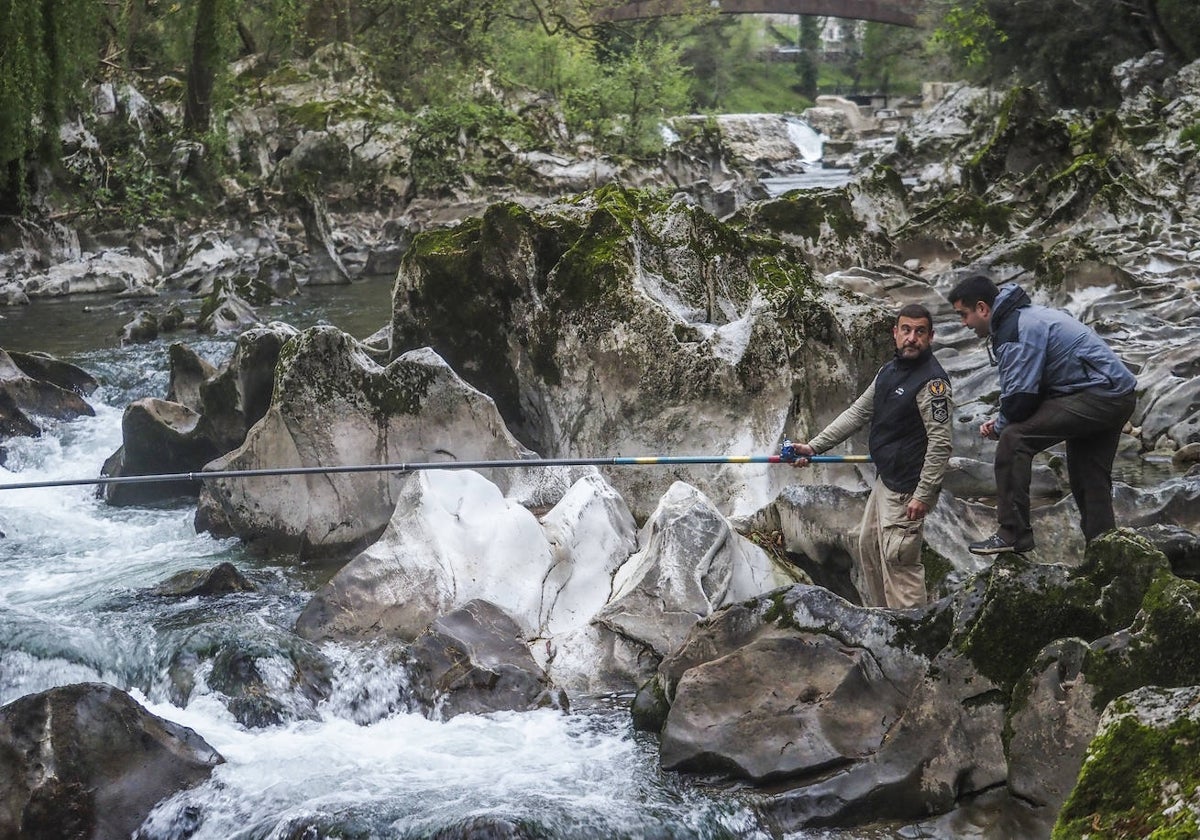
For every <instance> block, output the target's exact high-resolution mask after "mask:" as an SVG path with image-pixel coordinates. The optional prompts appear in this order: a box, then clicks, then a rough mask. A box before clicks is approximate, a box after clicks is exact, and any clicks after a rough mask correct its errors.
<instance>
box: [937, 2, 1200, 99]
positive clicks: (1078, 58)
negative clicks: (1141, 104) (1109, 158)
mask: <svg viewBox="0 0 1200 840" xmlns="http://www.w3.org/2000/svg"><path fill="white" fill-rule="evenodd" d="M1197 6H1198V4H1196V3H1195V2H1194V0H944V2H943V3H942V9H941V14H940V20H939V23H938V28H937V30H936V32H935V34H934V42H935V43H936V44H938V45H940V46H941V47H942V48H943V49H946V50H947V51H948V52H949V53H950V54H951V55H952V56H954V57H956V58H958V59H959V61H960V62H961V64H962V65H963V66H965V67H966V68H967V69H970V70H974V71H975V72H976V74H977V75H978V76H983V77H984V78H988V77H990V78H994V79H1004V78H1014V79H1016V80H1019V81H1022V82H1026V83H1037V84H1042V85H1044V86H1045V88H1046V91H1047V92H1048V94H1049V95H1050V97H1051V98H1052V99H1053V100H1055V101H1057V102H1058V103H1060V104H1063V105H1070V106H1084V105H1098V104H1109V103H1111V102H1112V101H1114V100H1115V98H1116V96H1117V90H1116V88H1115V87H1114V86H1113V84H1112V79H1111V70H1112V68H1113V67H1114V66H1115V65H1117V64H1119V63H1120V62H1122V61H1125V60H1127V59H1129V58H1136V57H1139V56H1141V55H1143V54H1145V53H1146V52H1148V51H1150V50H1153V49H1159V50H1162V51H1163V52H1164V53H1165V54H1166V56H1167V58H1168V61H1170V62H1171V63H1172V64H1173V65H1175V66H1181V65H1182V64H1184V63H1186V62H1189V61H1191V60H1193V59H1195V58H1196V57H1197V50H1198V49H1200V43H1198V41H1200V34H1197V33H1200V11H1198V9H1197ZM1064 22H1069V25H1064Z"/></svg>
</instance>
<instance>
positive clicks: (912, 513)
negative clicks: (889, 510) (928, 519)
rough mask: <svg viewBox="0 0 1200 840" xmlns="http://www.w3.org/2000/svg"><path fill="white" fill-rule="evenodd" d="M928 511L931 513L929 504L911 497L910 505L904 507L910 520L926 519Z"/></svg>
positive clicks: (905, 513)
mask: <svg viewBox="0 0 1200 840" xmlns="http://www.w3.org/2000/svg"><path fill="white" fill-rule="evenodd" d="M927 513H929V505H927V504H925V503H924V502H922V501H921V500H919V499H909V500H908V507H906V508H905V509H904V515H905V516H907V517H908V519H909V521H910V522H915V521H916V520H918V519H924V518H925V514H927Z"/></svg>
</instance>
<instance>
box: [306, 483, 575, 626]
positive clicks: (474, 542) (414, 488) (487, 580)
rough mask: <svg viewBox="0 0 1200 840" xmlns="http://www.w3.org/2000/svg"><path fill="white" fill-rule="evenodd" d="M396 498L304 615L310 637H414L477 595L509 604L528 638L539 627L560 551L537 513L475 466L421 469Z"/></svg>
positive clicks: (505, 607)
mask: <svg viewBox="0 0 1200 840" xmlns="http://www.w3.org/2000/svg"><path fill="white" fill-rule="evenodd" d="M396 501H397V503H396V505H395V514H394V515H393V516H392V518H391V520H390V522H389V523H388V527H387V530H386V531H385V532H384V534H383V536H382V537H381V538H380V539H379V540H378V541H377V542H375V543H373V544H372V545H371V546H369V547H368V548H367V549H366V550H365V551H363V552H362V553H361V554H359V555H358V556H357V557H355V558H354V559H353V560H351V561H350V562H349V563H348V564H346V565H345V566H344V567H343V568H342V569H341V570H340V571H339V572H338V573H337V574H336V575H334V577H333V578H332V579H331V580H330V581H329V583H328V584H326V585H325V586H324V587H322V588H321V589H320V590H319V591H318V592H317V594H316V595H315V596H314V597H313V599H312V600H311V601H310V602H309V603H308V605H307V606H306V607H305V608H304V610H303V612H301V614H300V617H299V619H298V620H297V623H296V631H297V632H298V633H299V634H300V635H301V636H303V637H305V638H309V639H323V638H334V639H355V638H372V637H375V636H383V637H395V638H400V639H406V640H411V639H415V638H416V637H417V636H418V635H419V634H421V633H422V632H424V630H425V629H426V628H427V627H428V626H429V625H430V623H431V622H432V621H433V620H434V619H435V618H437V617H438V616H439V615H443V614H445V613H449V612H450V611H451V610H453V609H456V608H458V607H461V606H464V605H465V604H466V603H467V602H468V601H471V600H474V599H476V598H479V599H486V600H488V601H491V602H492V603H494V604H496V605H497V606H499V607H500V608H502V609H503V610H505V612H507V613H508V614H509V615H511V616H512V618H513V620H514V621H515V622H516V623H517V625H518V626H519V627H520V628H521V632H522V633H524V634H526V635H527V636H533V635H534V634H536V633H537V632H538V629H539V625H540V624H541V620H540V617H541V613H542V587H541V582H542V580H543V579H544V577H545V576H546V574H547V573H548V572H549V570H550V568H551V567H552V566H553V565H554V560H555V558H554V554H553V552H552V551H551V548H550V544H549V542H548V541H547V540H546V537H545V536H544V535H543V533H542V530H541V526H540V525H539V524H538V522H537V519H536V518H535V517H534V515H533V514H532V513H530V512H529V511H528V510H526V509H525V508H524V507H522V506H520V505H518V504H514V503H513V502H511V501H509V500H508V499H505V498H504V496H503V494H502V493H501V492H500V489H499V488H498V487H497V486H496V485H495V484H493V483H492V482H490V481H488V480H487V479H485V478H483V477H482V476H481V475H479V474H478V473H476V472H473V471H470V470H454V471H451V470H447V471H439V470H435V471H428V472H420V473H415V474H413V475H411V476H409V477H407V478H406V479H404V480H403V483H402V485H401V487H400V488H399V492H398V493H397V500H396Z"/></svg>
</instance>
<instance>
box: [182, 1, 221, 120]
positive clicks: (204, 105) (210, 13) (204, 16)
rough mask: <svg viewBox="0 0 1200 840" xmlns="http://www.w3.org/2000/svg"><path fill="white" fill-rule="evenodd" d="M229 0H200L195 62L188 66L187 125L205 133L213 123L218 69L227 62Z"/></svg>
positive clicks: (193, 57) (193, 37) (194, 39)
mask: <svg viewBox="0 0 1200 840" xmlns="http://www.w3.org/2000/svg"><path fill="white" fill-rule="evenodd" d="M228 2H229V0H197V2H196V25H195V29H194V31H193V35H192V60H191V62H190V63H189V64H188V76H187V94H186V96H185V98H184V102H183V125H184V128H186V129H188V130H189V131H191V132H193V133H196V134H202V133H204V132H206V131H208V128H209V123H210V122H211V121H212V107H213V88H214V85H215V82H216V77H217V70H218V68H219V67H220V66H221V65H222V64H223V62H224V49H223V46H222V41H223V38H222V33H223V30H224V29H225V28H226V27H227V26H228V25H229V24H230V23H231V21H230V20H229V19H228Z"/></svg>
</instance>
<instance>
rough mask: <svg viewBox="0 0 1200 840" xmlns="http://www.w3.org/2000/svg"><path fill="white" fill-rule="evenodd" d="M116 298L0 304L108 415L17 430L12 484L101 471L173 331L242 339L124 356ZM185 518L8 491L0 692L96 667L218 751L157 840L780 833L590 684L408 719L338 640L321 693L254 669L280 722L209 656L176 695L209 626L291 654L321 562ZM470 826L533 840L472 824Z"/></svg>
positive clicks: (164, 812) (370, 310)
mask: <svg viewBox="0 0 1200 840" xmlns="http://www.w3.org/2000/svg"><path fill="white" fill-rule="evenodd" d="M387 292H388V290H387V288H386V286H380V285H378V284H375V285H371V284H362V285H360V286H356V287H351V288H346V287H343V288H341V289H338V290H331V291H321V290H314V291H313V292H312V293H309V294H307V295H306V296H305V302H304V303H303V304H300V305H296V306H292V307H289V308H287V309H285V310H280V311H276V312H271V313H268V317H271V318H277V319H280V320H288V321H289V322H291V323H294V324H296V325H297V326H305V325H307V324H309V323H313V322H316V321H319V320H323V319H328V320H330V321H332V322H333V323H335V325H337V326H339V327H342V328H343V329H345V330H346V331H347V332H350V333H351V334H353V335H356V336H358V337H360V338H361V337H365V336H366V335H368V334H369V333H371V332H373V331H374V330H375V329H376V328H378V327H379V326H382V324H383V323H384V322H385V321H386V319H387V317H388V304H387V300H388V295H387ZM110 306H112V307H115V309H114V310H112V311H113V314H114V317H112V318H106V317H104V315H105V313H108V312H109V309H107V307H110ZM85 308H90V311H86V312H85V311H84V310H85ZM124 308H125V304H122V303H118V302H115V301H102V300H97V301H92V302H91V303H89V304H82V303H80V302H79V301H78V300H75V301H61V302H53V303H43V302H38V303H36V304H34V305H33V306H31V307H28V308H27V309H25V310H21V311H16V312H6V313H4V314H5V315H6V318H5V320H4V321H0V346H5V347H6V348H8V349H19V350H43V351H46V352H50V353H52V354H54V355H58V356H59V357H60V358H64V359H66V360H68V361H71V362H73V363H75V364H77V365H79V366H81V367H83V368H84V369H85V370H88V371H89V372H91V373H92V374H93V375H95V376H96V377H97V378H98V379H99V380H100V381H101V382H102V386H101V388H100V390H99V391H97V392H96V393H95V394H94V395H92V397H91V398H90V399H89V401H90V402H91V403H92V404H93V406H94V407H95V408H96V416H95V417H91V418H81V419H78V420H73V421H70V422H61V423H56V424H52V425H51V426H50V428H49V429H48V431H47V432H46V433H45V434H44V435H43V436H41V437H40V438H23V439H15V440H13V441H10V443H9V445H8V456H7V466H6V467H0V483H5V482H11V481H37V480H47V479H56V478H75V477H88V476H94V475H98V474H99V471H100V468H101V465H102V463H103V461H104V459H105V458H106V457H108V456H109V455H110V454H111V453H112V452H113V450H115V449H116V448H117V446H118V445H119V444H120V442H121V440H120V421H121V413H122V410H123V408H124V406H125V405H127V404H128V403H130V402H131V401H133V400H135V399H138V398H141V397H145V396H155V397H161V396H163V395H164V394H165V392H166V389H167V370H166V367H165V365H166V347H167V344H168V343H169V341H170V340H185V341H186V342H187V343H188V344H189V345H191V346H192V347H193V348H194V349H196V350H197V352H199V353H200V354H201V355H202V356H204V357H206V358H207V359H209V360H210V361H212V362H214V363H221V362H223V361H224V360H225V359H226V358H227V357H228V354H229V352H230V351H231V349H232V341H231V340H224V339H212V338H198V337H196V336H195V335H191V336H176V337H170V338H168V339H165V340H161V341H157V342H154V343H151V344H145V345H137V346H133V347H129V348H120V347H118V346H116V345H117V341H116V337H115V332H116V329H117V328H119V326H120V323H123V322H124V321H125V320H128V315H129V313H128V312H126V311H124ZM10 316H11V317H10ZM39 324H40V326H39ZM114 325H115V326H114ZM39 337H40V338H41V341H39V340H38V339H39ZM193 510H194V508H193V506H192V505H190V504H176V505H166V506H162V507H153V508H144V507H143V508H136V507H134V508H112V507H108V506H106V505H105V504H103V503H102V502H100V501H98V500H97V499H96V498H95V495H94V490H93V488H91V487H69V488H46V489H36V490H16V491H0V531H2V532H4V534H5V536H4V537H3V538H0V704H4V703H8V702H10V701H12V700H14V699H16V698H18V697H21V696H23V695H25V694H29V693H32V692H38V691H42V690H45V689H48V688H51V687H54V686H59V685H65V684H70V683H75V682H85V681H103V682H107V683H110V684H113V685H116V686H118V687H120V688H123V689H125V690H127V691H129V692H131V693H132V694H133V695H134V697H135V698H136V699H137V700H139V702H141V703H142V704H143V705H145V706H146V707H147V708H148V709H150V710H151V711H152V712H154V713H155V714H157V715H160V716H162V717H165V718H168V719H170V720H173V721H176V722H178V723H181V724H183V725H185V726H188V727H191V728H192V729H194V730H195V731H196V732H197V733H199V734H200V735H201V736H202V737H203V738H204V739H205V740H207V741H208V742H209V743H210V744H211V745H212V746H213V747H215V748H216V749H217V750H218V751H219V752H220V753H221V754H222V755H223V756H224V757H225V759H226V763H225V764H223V765H221V766H220V767H218V768H217V769H216V770H215V772H214V773H213V775H212V778H211V779H210V780H209V781H208V782H206V783H205V784H203V785H201V786H200V787H198V788H196V789H193V790H191V791H186V792H184V793H181V794H179V795H178V796H176V797H175V798H173V799H171V800H168V801H166V802H164V803H160V806H159V808H158V809H157V810H156V811H155V813H154V814H152V815H151V817H150V819H149V820H148V821H147V823H146V825H145V826H144V827H143V831H142V836H143V837H144V838H147V839H149V838H185V837H194V838H220V840H228V838H288V837H297V838H299V837H305V838H308V837H312V838H317V837H326V836H336V837H364V838H365V837H397V838H410V837H411V838H417V837H433V836H436V835H437V834H438V832H439V831H443V830H446V829H448V828H453V827H455V826H457V827H458V829H457V830H456V831H454V832H453V833H451V834H449V835H443V836H454V837H458V836H521V837H525V836H530V837H534V836H536V837H554V838H559V837H562V838H599V837H605V838H609V837H611V838H618V837H627V838H635V837H636V838H641V837H653V838H725V837H729V838H732V837H738V838H741V837H747V838H755V837H763V838H766V837H768V836H770V835H769V834H768V833H767V832H766V831H764V830H763V829H762V828H761V827H760V826H759V824H758V822H757V820H756V817H755V812H754V809H753V803H752V800H751V795H750V794H749V793H747V792H738V791H737V790H731V789H715V788H711V787H706V786H704V785H702V784H699V783H698V782H697V781H696V780H689V779H687V778H685V777H681V776H679V775H677V774H668V773H663V772H662V771H660V770H659V769H658V766H657V747H656V744H655V741H654V739H653V738H652V737H650V736H646V735H644V734H639V733H634V732H633V731H632V727H631V725H630V716H629V713H628V699H629V698H591V699H588V698H576V700H575V710H574V711H573V712H572V713H570V714H563V713H560V712H554V711H537V712H530V713H523V714H515V713H499V714H491V715H484V716H476V715H462V716H459V717H455V718H453V719H451V720H449V721H436V720H430V719H427V718H426V717H424V716H422V715H419V714H415V713H410V712H409V711H407V709H406V707H405V703H404V685H405V676H406V675H405V674H404V672H403V669H402V668H401V667H400V666H398V665H395V664H392V663H393V661H394V659H393V658H392V657H389V656H388V652H387V651H386V650H383V649H374V648H371V647H369V646H357V647H351V646H339V645H333V644H330V645H327V646H325V647H324V648H323V649H322V651H321V652H322V653H323V654H324V656H325V657H326V659H327V660H328V661H329V662H332V663H333V675H332V681H331V684H332V690H331V692H330V694H329V696H328V697H327V698H326V699H324V700H322V701H320V702H319V703H318V702H315V701H313V700H312V699H310V698H308V697H306V696H304V695H303V694H302V693H301V692H299V691H298V690H296V689H295V688H294V687H291V686H289V685H288V682H287V679H288V677H287V673H286V669H284V668H282V667H281V668H280V669H279V674H276V675H273V674H272V673H271V669H270V667H269V663H266V664H264V663H263V662H262V661H260V662H259V665H260V668H262V669H263V670H264V671H265V673H264V679H266V680H267V681H268V683H271V681H272V679H273V678H274V680H275V684H273V688H274V689H275V690H276V691H277V692H278V693H279V695H281V696H283V697H284V698H285V703H284V705H285V706H287V707H288V708H287V712H288V714H287V715H286V720H287V721H288V722H285V723H282V724H279V725H275V726H265V727H260V728H248V727H246V726H243V725H242V724H240V723H238V722H237V720H236V719H235V718H234V717H233V715H232V714H231V713H230V712H229V711H228V709H227V707H226V705H225V704H224V703H222V702H220V697H219V694H218V693H217V692H216V691H215V690H213V689H211V688H209V687H208V686H207V685H206V684H205V681H204V677H205V674H206V671H205V670H204V668H203V667H201V668H199V669H197V671H196V681H195V688H194V689H193V690H192V691H191V693H190V695H189V696H187V698H186V700H182V701H180V700H179V698H178V696H177V695H178V685H177V684H176V682H175V680H174V677H173V671H172V665H173V663H175V662H176V661H177V659H178V657H179V655H180V653H181V651H189V650H195V649H197V646H198V645H200V644H202V643H204V642H205V640H217V642H219V643H222V644H234V645H240V646H242V647H244V648H253V647H254V646H256V645H265V646H274V647H275V648H278V647H279V646H280V640H281V639H285V638H288V637H290V628H291V627H292V625H293V623H294V621H295V619H296V617H297V615H298V614H299V612H300V610H301V608H302V607H303V606H304V604H305V603H306V601H307V600H308V598H309V597H310V595H311V594H312V592H313V591H314V590H315V588H316V587H317V586H319V585H320V583H321V582H322V580H323V579H324V577H325V576H327V575H328V573H329V572H328V570H321V569H305V568H297V567H296V566H295V565H293V564H290V563H288V562H287V561H286V559H284V560H281V559H274V560H272V559H264V558H259V557H253V556H250V555H249V554H248V553H244V552H243V551H242V550H241V547H240V545H239V543H238V542H237V541H236V540H218V539H213V538H212V537H209V536H207V535H198V534H196V533H195V531H194V529H193V527H192V515H193ZM222 561H230V562H232V563H233V564H234V565H235V566H237V567H238V569H239V570H240V571H242V572H243V574H245V575H246V576H247V577H248V578H249V579H250V580H252V581H253V582H254V583H255V584H257V587H258V588H257V591H256V592H253V593H238V594H236V595H227V596H221V597H206V598H186V599H180V598H167V597H161V596H157V595H154V594H152V593H151V591H150V590H151V589H152V588H153V587H154V586H155V585H156V584H158V583H160V582H162V581H163V580H164V579H166V578H168V577H170V576H171V575H172V574H174V573H176V572H180V571H183V570H191V569H208V568H211V567H212V566H214V565H216V564H217V563H219V562H222ZM173 697H175V698H176V699H175V700H174V701H173V700H172V698H173ZM472 820H476V821H479V820H483V821H485V822H487V821H491V824H492V825H493V826H508V827H509V828H511V827H513V826H516V827H517V828H518V829H519V831H521V832H523V833H519V834H503V833H499V830H498V829H496V831H497V833H492V834H487V835H467V834H464V833H463V828H462V826H463V825H464V824H468V823H470V821H472ZM822 836H828V835H822Z"/></svg>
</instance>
